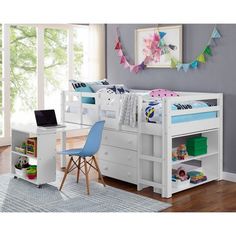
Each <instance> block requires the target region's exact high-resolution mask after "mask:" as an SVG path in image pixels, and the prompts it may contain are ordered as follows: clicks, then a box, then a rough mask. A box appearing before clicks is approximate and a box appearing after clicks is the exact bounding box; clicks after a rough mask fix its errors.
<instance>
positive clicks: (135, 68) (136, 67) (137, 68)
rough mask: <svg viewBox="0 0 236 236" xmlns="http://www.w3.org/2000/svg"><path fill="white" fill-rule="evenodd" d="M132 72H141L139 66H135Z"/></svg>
mask: <svg viewBox="0 0 236 236" xmlns="http://www.w3.org/2000/svg"><path fill="white" fill-rule="evenodd" d="M132 71H133V72H134V73H136V74H137V73H138V72H139V65H135V66H134V67H133V70H132Z"/></svg>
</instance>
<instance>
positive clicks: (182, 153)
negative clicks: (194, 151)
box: [172, 144, 188, 161]
mask: <svg viewBox="0 0 236 236" xmlns="http://www.w3.org/2000/svg"><path fill="white" fill-rule="evenodd" d="M187 158H188V152H187V148H186V146H185V144H180V145H179V146H178V147H177V150H174V151H173V152H172V161H178V160H186V159H187Z"/></svg>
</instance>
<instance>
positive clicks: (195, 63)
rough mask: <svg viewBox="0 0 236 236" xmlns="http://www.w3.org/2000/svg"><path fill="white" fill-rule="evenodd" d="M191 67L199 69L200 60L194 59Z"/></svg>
mask: <svg viewBox="0 0 236 236" xmlns="http://www.w3.org/2000/svg"><path fill="white" fill-rule="evenodd" d="M191 67H192V68H193V69H197V67H198V61H197V60H195V61H193V62H192V63H191Z"/></svg>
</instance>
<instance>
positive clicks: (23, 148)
mask: <svg viewBox="0 0 236 236" xmlns="http://www.w3.org/2000/svg"><path fill="white" fill-rule="evenodd" d="M15 150H16V152H19V153H22V154H26V144H25V142H23V143H22V144H21V146H20V147H15Z"/></svg>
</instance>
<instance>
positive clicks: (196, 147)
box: [186, 137, 207, 156]
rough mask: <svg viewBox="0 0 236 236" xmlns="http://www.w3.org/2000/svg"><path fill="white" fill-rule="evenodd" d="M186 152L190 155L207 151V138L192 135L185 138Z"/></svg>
mask: <svg viewBox="0 0 236 236" xmlns="http://www.w3.org/2000/svg"><path fill="white" fill-rule="evenodd" d="M186 146H187V152H188V154H189V155H190V156H199V155H203V154H206V153H207V138H206V137H194V138H189V139H188V140H187V145H186Z"/></svg>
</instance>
